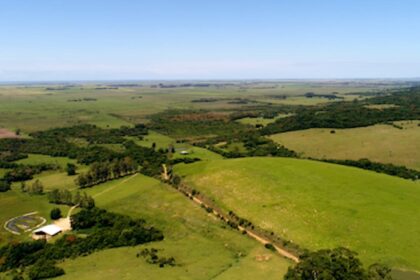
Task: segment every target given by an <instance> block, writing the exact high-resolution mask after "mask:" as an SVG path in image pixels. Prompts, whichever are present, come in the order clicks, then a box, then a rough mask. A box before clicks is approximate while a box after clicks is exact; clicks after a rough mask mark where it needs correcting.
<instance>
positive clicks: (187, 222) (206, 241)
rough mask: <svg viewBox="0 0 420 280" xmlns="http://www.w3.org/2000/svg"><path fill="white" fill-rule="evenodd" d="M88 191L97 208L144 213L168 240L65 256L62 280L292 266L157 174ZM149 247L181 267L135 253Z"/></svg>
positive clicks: (216, 274) (255, 274) (209, 274)
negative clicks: (158, 263)
mask: <svg viewBox="0 0 420 280" xmlns="http://www.w3.org/2000/svg"><path fill="white" fill-rule="evenodd" d="M123 181H124V183H121V182H123ZM88 192H89V194H91V195H93V196H95V201H96V203H97V205H98V206H99V207H102V208H105V209H108V210H110V211H114V212H119V213H123V214H126V215H130V216H132V217H141V218H145V219H146V220H147V221H148V223H149V224H152V225H154V226H156V227H158V228H160V229H162V230H163V232H164V235H165V240H164V241H162V242H155V243H152V244H148V245H143V246H137V247H129V248H118V249H112V250H104V251H101V252H97V253H95V254H92V255H90V256H87V257H81V258H77V259H74V260H66V261H64V262H63V263H62V264H60V266H62V267H63V268H64V269H65V271H66V275H65V276H64V277H63V279H116V278H119V279H122V278H123V279H138V277H139V275H141V277H142V279H280V278H281V277H282V275H283V274H284V273H285V272H286V270H287V267H288V266H289V265H290V263H289V262H288V261H286V260H285V259H282V258H281V257H279V256H278V255H275V254H274V253H272V252H271V251H269V250H267V249H265V248H264V247H263V246H261V245H260V244H259V243H257V242H256V241H254V240H252V239H250V238H248V237H246V236H243V235H241V234H240V233H239V232H237V231H234V230H232V229H230V228H226V226H225V225H224V224H223V223H222V222H220V221H219V220H217V219H216V218H214V217H213V216H211V215H208V214H207V213H206V212H205V211H204V210H203V209H201V208H200V207H198V206H197V205H196V204H194V203H193V202H191V201H190V200H188V199H187V198H185V197H184V196H183V195H181V194H180V193H178V192H177V191H175V190H173V189H172V188H171V187H169V186H167V185H164V184H162V183H160V182H159V181H157V180H155V179H152V178H149V177H145V176H143V175H140V174H138V175H135V176H132V177H131V178H130V179H128V180H127V179H121V180H116V181H113V182H108V183H105V184H102V185H99V186H95V187H94V188H91V189H88ZM151 247H153V248H157V249H161V250H162V251H161V252H162V255H164V256H168V257H169V256H172V257H174V258H175V260H176V263H177V266H175V267H165V268H159V267H158V266H155V265H151V264H148V263H146V262H145V260H144V259H142V258H136V254H137V253H138V252H139V251H140V250H141V249H143V248H151ZM92 270H94V271H95V274H92Z"/></svg>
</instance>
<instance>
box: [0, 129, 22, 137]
mask: <svg viewBox="0 0 420 280" xmlns="http://www.w3.org/2000/svg"><path fill="white" fill-rule="evenodd" d="M17 137H19V136H18V135H16V133H15V132H13V131H10V130H8V129H5V128H0V138H17Z"/></svg>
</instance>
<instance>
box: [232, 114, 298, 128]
mask: <svg viewBox="0 0 420 280" xmlns="http://www.w3.org/2000/svg"><path fill="white" fill-rule="evenodd" d="M288 116H290V115H288V114H280V115H278V116H277V117H275V118H272V119H266V118H262V117H259V118H242V119H239V120H238V122H240V123H242V124H249V125H252V126H255V125H257V124H260V125H263V126H266V125H267V124H270V123H273V122H275V121H276V120H277V119H280V118H285V117H288Z"/></svg>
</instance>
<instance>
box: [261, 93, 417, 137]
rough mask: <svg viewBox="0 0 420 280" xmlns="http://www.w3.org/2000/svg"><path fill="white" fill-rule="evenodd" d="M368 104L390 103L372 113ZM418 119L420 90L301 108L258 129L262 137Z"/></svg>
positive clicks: (372, 110)
mask: <svg viewBox="0 0 420 280" xmlns="http://www.w3.org/2000/svg"><path fill="white" fill-rule="evenodd" d="M369 104H393V105H397V106H395V107H391V108H386V109H383V110H376V109H370V108H367V107H366V105H369ZM415 119H420V88H413V89H410V90H402V91H401V92H393V93H392V94H391V95H388V96H380V97H374V98H371V99H368V100H366V101H357V100H355V101H353V102H351V101H347V102H344V101H343V102H336V103H331V104H328V105H319V106H314V107H301V108H299V109H297V110H296V112H295V114H294V115H292V116H289V117H286V118H280V119H278V120H276V121H275V122H274V123H270V124H268V125H267V126H266V127H264V128H262V129H261V132H262V134H263V135H269V134H274V133H280V132H286V131H294V130H302V129H309V128H353V127H363V126H369V125H374V124H378V123H385V122H392V121H399V120H415Z"/></svg>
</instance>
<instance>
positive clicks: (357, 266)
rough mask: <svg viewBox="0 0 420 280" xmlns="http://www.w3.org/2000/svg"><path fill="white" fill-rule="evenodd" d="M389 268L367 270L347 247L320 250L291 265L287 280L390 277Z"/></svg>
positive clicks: (358, 279) (381, 267) (351, 279)
mask: <svg viewBox="0 0 420 280" xmlns="http://www.w3.org/2000/svg"><path fill="white" fill-rule="evenodd" d="M387 277H389V270H387V269H385V268H384V267H383V266H380V267H379V266H376V267H374V268H373V269H371V270H370V271H369V272H368V271H366V270H365V269H364V267H363V265H362V263H361V262H360V260H359V259H358V258H357V256H356V253H354V252H352V251H350V250H348V249H345V248H336V249H332V250H320V251H317V252H310V253H306V254H305V255H303V256H302V257H301V261H300V262H299V263H298V264H297V265H296V266H295V267H290V268H289V270H288V271H287V273H286V275H285V276H284V279H285V280H302V279H304V280H331V279H337V280H338V279H343V280H369V279H372V280H373V279H375V280H376V279H390V278H387Z"/></svg>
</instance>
